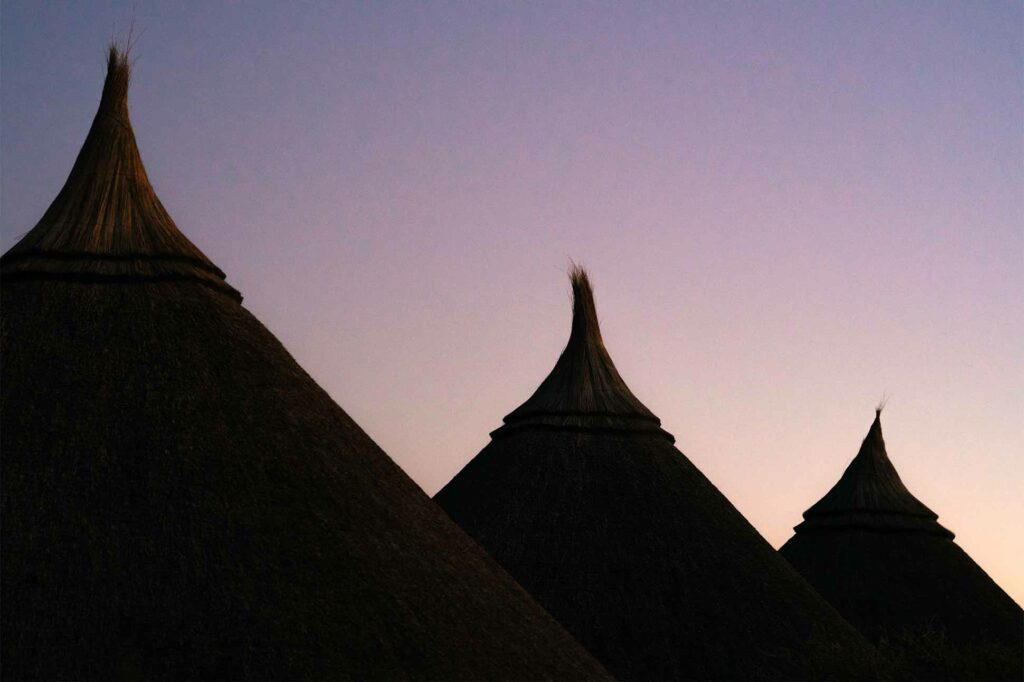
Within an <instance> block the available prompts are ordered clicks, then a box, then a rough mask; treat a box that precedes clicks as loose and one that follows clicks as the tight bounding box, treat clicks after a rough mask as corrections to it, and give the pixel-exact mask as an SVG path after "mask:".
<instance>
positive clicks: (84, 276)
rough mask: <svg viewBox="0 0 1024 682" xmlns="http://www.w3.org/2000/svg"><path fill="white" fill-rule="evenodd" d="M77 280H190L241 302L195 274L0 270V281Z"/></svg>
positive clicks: (227, 287) (235, 292)
mask: <svg viewBox="0 0 1024 682" xmlns="http://www.w3.org/2000/svg"><path fill="white" fill-rule="evenodd" d="M31 281H36V282H40V281H43V282H45V281H53V282H77V283H79V284H153V283H159V282H191V283H194V284H200V285H202V286H204V287H207V288H208V289H212V290H213V291H216V292H218V293H220V294H223V295H225V296H227V297H228V298H230V299H232V300H233V301H235V302H236V303H241V302H242V294H241V293H240V292H239V291H238V290H237V289H235V288H234V287H232V286H230V285H229V284H227V283H226V282H225V283H223V284H221V283H219V282H214V281H212V280H209V279H203V278H202V277H197V276H195V275H186V274H181V273H165V274H160V275H141V274H132V275H124V274H102V273H95V272H47V271H45V270H21V271H16V272H0V282H4V283H8V282H31Z"/></svg>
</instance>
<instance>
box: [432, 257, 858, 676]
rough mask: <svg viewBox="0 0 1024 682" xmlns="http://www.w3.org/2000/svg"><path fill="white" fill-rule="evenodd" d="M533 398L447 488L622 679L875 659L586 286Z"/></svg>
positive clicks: (847, 667)
mask: <svg viewBox="0 0 1024 682" xmlns="http://www.w3.org/2000/svg"><path fill="white" fill-rule="evenodd" d="M571 279H572V288H573V321H572V332H571V334H570V336H569V343H568V345H567V346H566V348H565V350H564V351H563V352H562V355H561V357H560V358H559V359H558V362H557V364H556V365H555V368H554V369H553V370H552V372H551V374H550V375H549V376H548V377H547V379H545V380H544V382H543V383H542V384H541V385H540V387H539V388H538V389H537V391H536V392H535V393H534V394H533V396H532V397H531V398H530V399H529V400H527V401H526V402H525V403H524V404H523V405H522V406H520V407H519V408H518V409H516V410H515V411H513V412H512V413H511V414H509V415H508V416H507V417H506V418H505V424H504V425H503V426H502V427H501V428H499V429H497V430H496V431H494V432H493V433H492V434H491V442H490V444H489V445H487V447H485V448H484V449H483V451H482V452H480V454H479V455H477V456H476V457H475V458H474V459H473V460H472V461H471V462H470V463H469V464H467V465H466V467H465V468H464V469H463V470H462V471H461V472H460V473H459V474H458V475H457V476H456V477H455V478H454V479H453V480H452V481H451V482H449V483H448V485H446V486H445V487H444V488H443V489H442V490H441V491H440V492H439V493H438V494H437V496H436V497H435V499H436V500H437V502H438V503H440V504H441V506H442V507H443V508H444V509H445V511H447V512H448V513H449V514H450V515H451V517H452V518H453V519H454V520H455V521H456V522H457V523H458V524H459V525H460V526H462V527H463V528H464V529H465V530H466V531H467V532H468V533H469V535H470V536H471V537H473V538H474V539H475V540H476V541H477V542H479V543H480V544H481V545H482V546H483V547H484V548H485V549H487V551H489V552H490V553H491V555H492V556H494V557H495V558H496V559H497V560H498V561H499V562H500V563H501V564H502V566H504V567H505V568H506V569H508V571H509V573H511V574H512V575H513V576H514V577H515V578H516V579H517V580H518V581H519V583H520V584H521V585H523V587H525V588H526V589H527V590H528V591H529V592H530V593H531V594H533V595H534V596H535V597H536V598H537V601H539V602H540V603H541V604H542V605H543V606H544V607H545V608H547V610H548V611H550V612H551V613H552V614H553V615H554V616H555V617H556V618H558V619H559V620H560V621H561V622H562V624H563V625H565V627H566V629H568V630H569V632H571V633H572V634H573V635H575V637H576V638H577V639H578V640H579V641H580V642H581V643H583V645H584V646H586V647H587V648H588V649H589V650H590V651H591V653H593V654H594V656H596V657H597V658H598V659H599V660H600V661H601V662H602V663H604V664H605V667H607V668H608V670H609V671H611V673H612V674H613V675H615V676H616V677H619V678H620V679H624V680H642V679H647V680H652V679H653V680H679V679H701V680H703V679H732V680H737V679H834V678H843V679H853V678H858V677H871V676H872V675H873V674H875V672H876V667H875V666H877V665H878V659H877V653H876V652H875V651H874V649H873V648H872V647H871V646H870V645H869V644H868V643H867V642H866V641H865V640H864V639H863V638H862V637H861V636H859V635H858V634H857V633H856V631H854V629H853V628H852V627H851V626H850V625H849V624H847V623H846V622H844V621H843V620H842V619H841V618H840V617H839V615H838V614H837V613H836V612H835V611H834V610H833V609H832V608H831V607H829V606H828V604H826V603H825V602H824V601H823V600H822V599H821V597H819V596H818V595H817V594H815V593H814V591H813V590H811V589H810V588H809V587H808V585H807V583H806V582H805V581H804V580H802V579H801V578H800V576H798V575H797V574H796V573H795V572H794V571H793V570H792V568H791V567H790V566H788V565H787V564H786V562H785V561H783V560H782V558H781V557H779V556H778V554H777V553H776V552H775V550H773V549H772V547H771V546H770V545H769V544H768V543H767V542H766V541H765V540H764V539H763V538H762V537H761V536H760V535H759V534H758V532H757V531H756V530H755V529H754V528H753V527H752V526H751V525H750V524H749V523H748V522H747V521H746V519H744V518H743V516H742V515H741V514H740V513H739V512H738V511H737V510H736V508H735V507H733V506H732V504H730V503H729V501H728V500H727V499H726V498H725V497H724V496H723V495H722V494H721V493H720V492H719V491H718V490H717V489H716V488H715V486H714V485H712V484H711V482H709V481H708V479H707V478H705V477H704V475H703V474H701V472H700V471H699V470H698V469H697V468H696V467H695V466H694V465H693V464H692V463H691V462H690V461H689V460H688V459H687V458H686V457H685V456H684V455H683V454H682V453H680V452H679V451H678V450H677V449H676V448H675V447H674V446H673V443H674V438H673V437H672V435H671V434H669V433H668V432H666V431H665V430H663V429H662V428H661V422H660V421H659V420H658V418H657V417H656V416H655V415H654V414H653V413H652V412H651V411H650V410H649V409H647V408H646V407H645V406H644V405H643V404H642V403H641V402H640V401H639V400H638V399H637V398H636V396H634V395H633V393H632V392H631V391H630V390H629V388H628V387H627V386H626V384H625V382H624V381H623V380H622V377H621V376H620V375H619V372H618V371H617V370H616V368H615V365H614V363H613V362H612V360H611V358H610V357H609V355H608V351H607V350H606V349H605V346H604V342H603V341H602V339H601V332H600V329H599V327H598V320H597V313H596V310H595V308H594V299H593V294H592V291H591V286H590V282H589V280H588V278H587V275H586V273H585V272H583V271H582V270H580V269H574V271H573V273H572V277H571Z"/></svg>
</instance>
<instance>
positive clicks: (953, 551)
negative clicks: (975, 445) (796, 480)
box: [779, 409, 1024, 679]
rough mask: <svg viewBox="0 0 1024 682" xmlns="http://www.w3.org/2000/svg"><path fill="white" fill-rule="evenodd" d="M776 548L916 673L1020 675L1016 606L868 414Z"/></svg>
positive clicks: (1021, 639)
mask: <svg viewBox="0 0 1024 682" xmlns="http://www.w3.org/2000/svg"><path fill="white" fill-rule="evenodd" d="M795 530H796V534H795V535H794V536H793V537H792V538H791V539H790V540H789V541H788V542H787V543H786V544H785V545H783V547H782V548H781V549H780V550H779V551H780V552H781V554H782V555H783V556H784V557H785V558H786V559H788V560H789V562H790V563H791V564H793V566H794V567H796V569H797V570H798V571H800V573H801V574H803V576H804V577H805V578H807V580H808V581H809V582H810V583H811V584H812V585H813V586H814V587H815V588H817V590H818V592H820V593H821V595H822V596H824V597H825V598H826V599H827V600H829V602H831V603H832V605H833V606H835V607H836V609H837V610H838V611H839V612H840V613H841V614H843V616H845V617H846V619H847V620H849V621H850V622H851V623H852V624H853V625H855V626H856V627H858V628H859V629H860V630H861V632H863V633H864V634H865V635H867V636H868V637H869V639H872V640H874V641H877V642H884V643H885V645H886V647H891V648H893V649H894V650H896V651H897V652H898V654H899V656H900V657H901V658H903V659H904V660H903V664H904V666H905V667H906V669H907V672H908V673H909V674H912V675H917V676H920V677H923V678H924V679H970V678H973V679H1004V678H1005V679H1021V677H1022V674H1024V650H1022V646H1024V644H1022V643H1024V613H1022V611H1021V608H1020V607H1019V606H1018V605H1017V604H1016V603H1015V602H1014V601H1013V599H1011V598H1010V597H1009V595H1007V594H1006V593H1005V592H1003V590H1002V589H1000V588H999V586H998V585H996V584H995V582H994V581H993V580H992V579H991V578H989V576H988V575H987V574H986V573H985V571H983V570H982V569H981V567H979V566H978V565H977V564H976V563H975V562H974V561H973V560H972V559H971V557H969V556H968V555H967V553H965V552H964V551H963V550H962V549H960V547H958V546H957V545H956V543H954V542H953V533H951V532H950V531H949V530H947V529H946V528H943V527H942V526H941V525H940V524H939V522H938V516H937V515H936V514H935V512H933V511H932V510H931V509H929V508H928V507H926V506H925V505H924V504H922V503H921V502H920V501H919V500H918V499H917V498H916V497H914V496H913V495H912V494H911V493H910V491H909V490H907V487H906V486H905V485H904V484H903V481H901V480H900V477H899V474H897V473H896V469H895V467H893V465H892V462H891V461H890V460H889V455H888V453H887V452H886V449H885V440H884V439H883V438H882V423H881V410H880V409H879V410H877V411H876V412H875V420H874V422H873V423H872V424H871V428H870V430H869V431H868V434H867V436H866V437H865V438H864V442H863V443H862V444H861V446H860V451H859V452H858V453H857V456H856V457H854V459H853V461H852V462H851V463H850V465H849V466H848V467H847V468H846V471H845V472H844V473H843V476H842V478H840V479H839V482H838V483H836V485H835V486H834V487H833V488H832V489H831V490H830V491H829V492H828V493H827V494H826V495H825V496H824V497H823V498H821V500H819V501H818V502H817V503H816V504H814V505H813V506H812V507H811V508H810V509H808V510H807V511H806V512H804V521H803V523H801V524H800V525H798V526H797V527H796V529H795Z"/></svg>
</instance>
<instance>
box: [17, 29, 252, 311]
mask: <svg viewBox="0 0 1024 682" xmlns="http://www.w3.org/2000/svg"><path fill="white" fill-rule="evenodd" d="M130 80H131V64H130V63H129V60H128V50H127V49H125V50H121V49H119V48H118V47H117V45H114V44H111V45H110V48H109V50H108V52H107V75H106V79H105V81H104V84H103V94H102V95H101V97H100V105H99V108H98V110H97V111H96V116H95V118H94V119H93V122H92V126H91V128H90V129H89V134H88V135H87V136H86V139H85V143H84V144H83V145H82V149H81V151H79V153H78V158H77V159H76V160H75V165H74V166H73V167H72V169H71V173H70V174H69V175H68V179H67V180H66V181H65V183H64V187H63V188H62V189H61V191H60V193H59V194H58V195H57V197H56V198H55V199H54V200H53V203H51V204H50V207H49V208H48V209H47V210H46V213H44V214H43V217H42V218H41V219H40V220H39V222H38V223H37V224H36V226H35V227H33V228H32V229H31V230H30V231H29V232H28V233H27V234H26V235H25V236H24V237H22V238H21V240H20V241H18V243H17V244H15V245H14V246H13V247H11V249H10V250H9V251H8V252H7V253H5V254H4V255H3V257H2V258H0V266H2V267H0V272H2V274H3V278H4V280H5V281H11V280H35V279H43V280H46V279H59V280H80V281H88V282H104V281H122V282H123V281H162V280H194V281H198V282H199V283H200V284H204V285H206V286H209V287H211V288H213V289H216V290H219V291H221V292H222V293H225V294H228V295H229V296H231V297H232V298H235V299H236V300H241V295H240V294H239V293H238V292H237V291H235V289H233V288H232V287H230V286H229V285H228V284H227V283H226V282H225V281H224V279H225V276H224V273H223V272H222V271H221V270H220V268H218V267H217V266H216V265H214V264H213V263H212V262H211V261H210V259H209V258H207V257H206V255H205V254H203V252H202V251H200V250H199V249H198V248H197V247H196V246H195V245H194V244H193V243H192V242H191V241H189V240H188V238H187V237H185V235H184V234H182V233H181V231H180V230H179V229H178V227H177V226H176V225H175V224H174V221H173V220H172V219H171V216H170V215H169V214H168V213H167V210H166V209H164V207H163V204H161V203H160V199H159V198H158V197H157V195H156V192H155V191H154V190H153V187H152V185H151V184H150V182H149V177H148V176H147V175H146V169H145V167H144V166H143V164H142V157H141V156H140V155H139V149H138V145H137V144H136V141H135V133H134V132H133V131H132V126H131V121H130V120H129V117H128V85H129V82H130Z"/></svg>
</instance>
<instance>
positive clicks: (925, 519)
mask: <svg viewBox="0 0 1024 682" xmlns="http://www.w3.org/2000/svg"><path fill="white" fill-rule="evenodd" d="M804 518H805V519H806V520H805V521H804V522H803V523H802V524H800V525H799V526H797V528H796V530H797V531H798V532H799V531H801V530H810V529H813V528H823V527H844V526H848V527H854V528H856V527H869V528H886V529H891V530H915V531H920V532H923V533H936V534H938V535H945V536H948V537H949V538H950V539H952V538H953V533H952V532H950V531H949V530H947V529H945V528H943V527H942V526H941V525H939V523H938V518H939V517H938V515H937V514H936V513H935V512H933V511H932V510H931V509H929V508H928V507H926V506H924V504H922V503H921V502H920V501H919V500H918V499H917V498H916V497H914V496H913V495H912V494H911V493H910V491H909V490H907V487H906V486H905V485H904V484H903V481H902V480H900V476H899V474H898V473H896V468H895V467H894V466H893V465H892V462H891V461H890V460H889V455H888V453H887V452H886V451H885V439H883V438H882V409H881V408H878V409H876V410H875V420H874V422H872V423H871V428H870V429H869V430H868V435H867V436H865V437H864V442H863V443H861V446H860V450H859V451H858V452H857V456H856V457H854V458H853V461H852V462H850V465H849V466H848V467H846V471H844V472H843V475H842V477H841V478H840V479H839V482H838V483H836V484H835V485H834V486H833V487H832V489H831V490H829V491H828V493H826V494H825V496H824V497H823V498H821V499H820V500H819V501H818V502H817V503H815V504H814V506H812V507H811V508H810V509H808V510H807V511H806V512H804Z"/></svg>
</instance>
